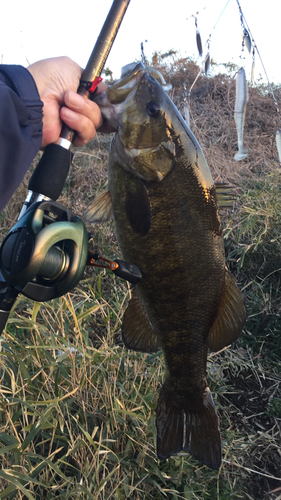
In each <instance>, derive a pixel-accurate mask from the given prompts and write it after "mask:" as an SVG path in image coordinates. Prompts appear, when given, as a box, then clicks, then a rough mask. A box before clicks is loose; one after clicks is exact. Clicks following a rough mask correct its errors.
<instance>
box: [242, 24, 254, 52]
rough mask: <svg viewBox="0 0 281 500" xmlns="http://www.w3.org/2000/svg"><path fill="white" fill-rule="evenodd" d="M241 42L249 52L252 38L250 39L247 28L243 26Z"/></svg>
mask: <svg viewBox="0 0 281 500" xmlns="http://www.w3.org/2000/svg"><path fill="white" fill-rule="evenodd" d="M243 42H244V44H245V45H246V47H247V49H248V52H249V54H250V53H251V48H252V40H251V37H250V35H249V32H248V30H246V28H244V31H243Z"/></svg>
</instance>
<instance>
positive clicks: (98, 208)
mask: <svg viewBox="0 0 281 500" xmlns="http://www.w3.org/2000/svg"><path fill="white" fill-rule="evenodd" d="M112 217H113V210H112V202H111V197H110V192H109V191H103V192H102V193H100V194H98V195H97V196H96V198H95V199H94V201H93V202H92V203H91V204H90V205H89V206H88V207H87V208H86V210H85V220H86V222H108V221H109V220H110V219H112Z"/></svg>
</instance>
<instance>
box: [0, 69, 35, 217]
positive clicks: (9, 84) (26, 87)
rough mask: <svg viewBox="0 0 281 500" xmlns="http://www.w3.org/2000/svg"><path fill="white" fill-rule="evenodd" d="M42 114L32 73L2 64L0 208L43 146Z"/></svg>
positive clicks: (0, 76)
mask: <svg viewBox="0 0 281 500" xmlns="http://www.w3.org/2000/svg"><path fill="white" fill-rule="evenodd" d="M42 118H43V112H42V102H41V101H40V97H39V94H38V91H37V87H36V84H35V82H34V80H33V78H32V76H31V74H30V73H29V72H28V71H27V70H26V69H25V68H23V67H22V66H13V65H11V66H8V65H0V210H2V209H3V207H4V206H5V205H6V204H7V202H8V201H9V199H10V198H11V196H12V194H13V192H14V191H15V189H16V188H17V187H18V186H19V184H20V183H21V181H22V179H23V177H24V175H25V173H26V171H27V169H28V167H29V165H30V163H31V162H32V160H33V158H34V157H35V155H36V153H37V152H38V151H39V149H40V147H41V143H42V126H43V125H42Z"/></svg>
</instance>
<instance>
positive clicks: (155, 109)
mask: <svg viewBox="0 0 281 500" xmlns="http://www.w3.org/2000/svg"><path fill="white" fill-rule="evenodd" d="M146 109H147V112H148V114H149V115H150V116H152V117H153V118H156V117H157V116H159V115H160V106H159V104H158V103H157V102H154V101H150V102H149V103H148V104H147V105H146Z"/></svg>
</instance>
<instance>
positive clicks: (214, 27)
mask: <svg viewBox="0 0 281 500" xmlns="http://www.w3.org/2000/svg"><path fill="white" fill-rule="evenodd" d="M229 2H231V0H227V2H226V4H225V6H224V8H223V9H222V11H221V13H220V15H219V17H218V19H217V21H216V23H215V24H214V26H213V29H212V31H211V33H210V35H209V37H208V38H207V40H206V42H205V45H204V48H205V47H206V45H207V44H208V48H209V47H210V39H211V36H212V34H213V32H214V30H215V29H216V27H217V24H218V22H219V20H220V18H221V17H222V15H223V13H224V11H225V9H226V7H227V6H228V4H229ZM196 22H197V18H196ZM198 59H199V57H197V60H196V63H197V61H198ZM201 71H202V70H200V71H199V73H198V74H197V75H196V78H195V80H194V82H193V83H192V85H191V87H190V89H189V90H188V91H186V86H185V85H184V90H185V95H184V101H185V100H186V98H187V97H190V92H191V90H192V89H193V87H194V85H195V83H196V82H197V79H198V77H199V75H200V74H201Z"/></svg>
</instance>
